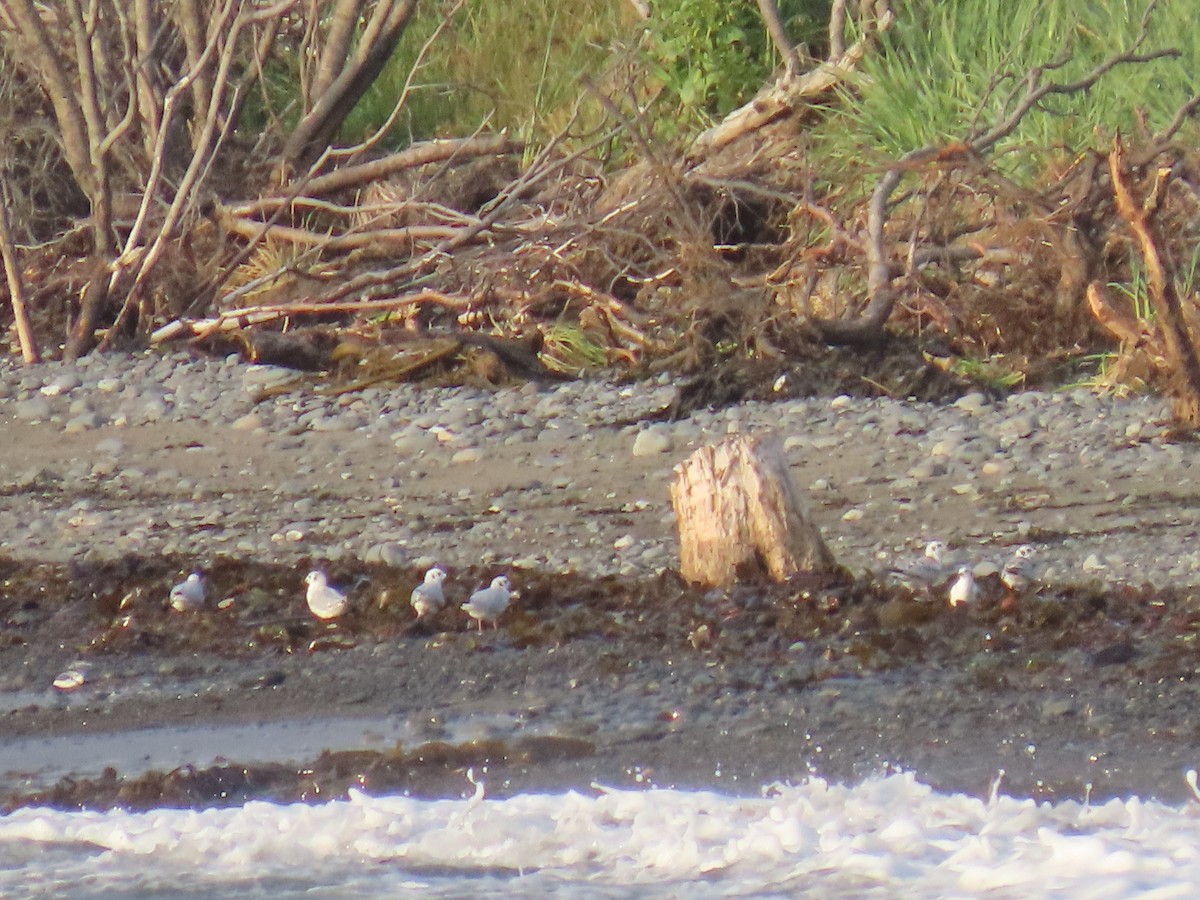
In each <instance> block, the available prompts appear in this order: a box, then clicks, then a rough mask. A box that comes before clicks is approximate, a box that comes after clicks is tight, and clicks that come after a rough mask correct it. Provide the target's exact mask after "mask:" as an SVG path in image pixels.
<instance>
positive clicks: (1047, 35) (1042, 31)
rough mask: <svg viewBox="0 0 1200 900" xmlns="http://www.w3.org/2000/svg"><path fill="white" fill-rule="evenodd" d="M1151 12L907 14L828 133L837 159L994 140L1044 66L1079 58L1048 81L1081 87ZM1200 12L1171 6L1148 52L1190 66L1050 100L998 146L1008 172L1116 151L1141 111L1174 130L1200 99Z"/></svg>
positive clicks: (1102, 4)
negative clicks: (1028, 76) (1198, 24)
mask: <svg viewBox="0 0 1200 900" xmlns="http://www.w3.org/2000/svg"><path fill="white" fill-rule="evenodd" d="M1143 9H1144V5H1143V4H1142V3H1140V2H1133V0H1091V2H1089V3H1078V2H1073V0H917V2H914V3H913V4H912V5H911V7H909V8H908V9H901V12H900V20H899V21H898V22H897V23H896V25H895V26H894V27H893V28H892V29H891V30H890V31H889V32H888V33H887V35H886V36H885V39H884V45H883V50H882V52H879V53H872V54H869V55H868V56H867V57H866V59H864V61H863V65H862V67H861V70H860V71H859V72H858V73H857V74H856V75H855V77H854V78H853V79H852V81H851V85H850V88H849V89H848V90H847V91H846V93H845V104H844V106H843V107H842V108H841V109H840V110H839V111H837V112H835V114H834V122H832V123H831V124H832V125H834V127H832V128H828V129H826V134H827V135H828V141H827V147H826V151H827V152H829V153H831V154H833V155H835V156H844V157H849V156H850V155H851V154H854V153H857V154H859V155H860V156H861V155H862V153H863V152H865V153H866V154H867V155H868V156H874V157H876V158H878V159H887V158H895V157H898V156H901V155H903V154H904V153H906V152H908V151H910V150H914V149H917V148H920V147H923V146H927V145H931V144H933V145H936V144H944V143H948V142H951V141H955V140H961V139H963V138H965V137H967V136H969V135H970V134H971V133H972V132H973V131H976V132H977V131H982V130H986V128H988V127H990V126H991V125H992V124H994V123H996V122H998V121H1001V120H1002V119H1003V118H1004V117H1005V116H1006V115H1007V113H1008V112H1010V111H1011V109H1012V107H1013V105H1014V100H1013V98H1014V92H1016V93H1017V94H1019V92H1020V85H1019V82H1020V79H1021V78H1022V77H1023V76H1024V75H1025V73H1026V72H1028V71H1029V70H1030V69H1032V68H1033V67H1034V66H1039V65H1046V64H1048V63H1051V62H1052V61H1054V60H1057V59H1060V58H1061V57H1062V56H1063V55H1064V54H1065V53H1069V56H1070V58H1069V60H1068V61H1067V62H1065V64H1063V65H1062V66H1061V68H1058V69H1056V70H1054V71H1052V72H1047V73H1046V76H1045V77H1046V78H1047V79H1048V80H1053V81H1056V82H1063V83H1065V82H1070V81H1074V80H1076V79H1079V78H1081V77H1083V76H1084V75H1085V74H1086V73H1087V72H1088V71H1089V70H1090V69H1092V68H1093V67H1094V66H1095V65H1096V64H1097V63H1098V62H1100V61H1101V60H1102V59H1104V58H1105V57H1107V56H1109V55H1111V54H1112V53H1114V52H1115V51H1117V50H1119V49H1122V48H1126V47H1129V46H1131V45H1132V43H1133V40H1134V38H1135V36H1136V35H1137V32H1138V26H1139V23H1140V20H1141V17H1142V12H1143ZM1195 12H1196V9H1195V7H1194V6H1193V5H1191V4H1187V3H1179V2H1166V3H1161V4H1160V5H1159V7H1158V8H1157V9H1156V10H1155V12H1154V15H1153V17H1152V20H1151V29H1150V36H1149V39H1148V40H1147V42H1146V43H1145V44H1144V45H1143V47H1142V51H1143V52H1145V51H1147V50H1152V49H1164V48H1169V47H1172V48H1176V49H1178V50H1180V52H1181V54H1182V55H1181V57H1180V58H1178V59H1159V60H1155V61H1152V62H1149V63H1145V64H1133V65H1122V66H1119V67H1118V68H1116V69H1115V70H1113V71H1112V72H1110V73H1109V74H1108V75H1106V76H1105V77H1104V78H1102V79H1101V80H1100V82H1099V83H1097V84H1096V85H1095V86H1094V87H1093V88H1092V89H1091V90H1089V91H1087V92H1083V93H1079V94H1074V95H1070V96H1051V97H1048V98H1046V100H1045V101H1044V103H1043V104H1042V108H1041V109H1040V110H1034V111H1032V112H1031V113H1030V114H1029V115H1027V116H1026V117H1025V119H1024V121H1023V122H1022V124H1021V126H1020V127H1019V128H1018V129H1017V131H1016V132H1015V133H1014V134H1012V135H1011V136H1010V137H1009V138H1007V139H1006V140H1005V141H1004V142H1003V144H1002V146H1001V147H1000V148H998V149H999V150H1001V151H1009V152H1006V153H1003V154H1002V156H1001V158H1000V160H999V162H1000V165H1001V166H1002V167H1003V168H1005V169H1006V170H1008V172H1009V174H1013V175H1024V176H1030V175H1036V174H1038V173H1039V172H1040V171H1042V170H1044V168H1045V167H1046V166H1048V165H1052V164H1054V163H1055V162H1056V161H1057V160H1060V159H1061V158H1062V157H1063V155H1064V154H1066V155H1068V156H1069V155H1070V154H1072V153H1073V152H1077V151H1079V150H1082V149H1084V148H1086V147H1091V146H1098V145H1099V146H1104V145H1107V144H1108V143H1109V142H1110V141H1111V136H1112V133H1113V131H1114V130H1115V129H1118V128H1119V129H1121V130H1122V131H1123V132H1124V133H1126V134H1130V133H1136V132H1137V131H1138V128H1139V125H1138V110H1142V111H1144V113H1145V116H1146V121H1147V123H1148V125H1149V127H1150V129H1151V130H1152V131H1154V130H1160V129H1162V128H1164V127H1166V125H1167V124H1168V123H1169V122H1170V120H1171V118H1172V117H1173V116H1174V113H1175V110H1176V109H1178V108H1179V106H1180V105H1182V103H1183V102H1184V101H1185V100H1186V99H1187V98H1188V97H1190V96H1191V95H1192V94H1193V93H1195V92H1196V91H1197V90H1198V89H1200V80H1198V79H1200V32H1198V31H1197V29H1196V28H1195V24H1194V18H1195ZM839 121H840V122H841V123H842V127H840V128H839V127H837V124H838V122H839Z"/></svg>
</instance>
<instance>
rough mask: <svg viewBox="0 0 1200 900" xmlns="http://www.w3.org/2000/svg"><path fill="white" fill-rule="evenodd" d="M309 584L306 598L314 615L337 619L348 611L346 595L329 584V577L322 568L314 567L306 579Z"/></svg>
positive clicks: (323, 619)
mask: <svg viewBox="0 0 1200 900" xmlns="http://www.w3.org/2000/svg"><path fill="white" fill-rule="evenodd" d="M304 583H305V584H307V585H308V590H307V591H306V592H305V595H304V599H305V600H307V601H308V608H309V610H310V611H311V612H312V614H313V615H314V616H316V617H317V618H318V619H321V620H322V621H329V620H330V619H336V618H337V617H338V616H340V615H341V614H342V613H344V612H345V611H346V605H347V601H346V595H345V594H343V593H342V592H341V591H339V590H338V589H337V588H335V587H333V586H331V585H330V584H329V579H328V577H327V576H326V575H325V573H324V572H322V571H321V570H320V569H313V570H312V571H311V572H309V573H308V575H307V577H305V579H304Z"/></svg>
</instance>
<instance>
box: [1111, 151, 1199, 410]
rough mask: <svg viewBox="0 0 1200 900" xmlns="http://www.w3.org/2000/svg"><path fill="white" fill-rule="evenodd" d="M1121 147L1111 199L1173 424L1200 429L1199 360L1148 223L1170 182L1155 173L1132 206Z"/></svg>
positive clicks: (1166, 174) (1114, 161) (1114, 157)
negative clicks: (1130, 254) (1133, 257)
mask: <svg viewBox="0 0 1200 900" xmlns="http://www.w3.org/2000/svg"><path fill="white" fill-rule="evenodd" d="M1124 153H1125V148H1124V147H1123V146H1122V145H1121V136H1120V135H1119V134H1118V135H1117V136H1116V137H1115V138H1114V139H1113V149H1112V153H1110V154H1109V156H1108V167H1109V174H1110V175H1111V176H1112V183H1113V194H1114V195H1115V196H1116V200H1117V212H1119V213H1120V214H1121V218H1123V219H1124V220H1125V221H1126V222H1128V223H1129V227H1130V228H1131V229H1132V230H1133V233H1134V236H1135V237H1136V238H1137V242H1138V249H1139V250H1140V251H1141V254H1142V260H1143V263H1144V265H1145V267H1146V283H1147V288H1148V292H1149V294H1150V302H1151V304H1152V305H1153V306H1154V312H1155V315H1156V316H1157V317H1158V328H1159V330H1160V332H1161V334H1162V337H1163V345H1164V346H1165V347H1166V351H1167V360H1168V361H1169V363H1170V368H1171V375H1172V376H1173V377H1172V380H1173V381H1174V384H1173V385H1172V386H1171V387H1172V393H1173V394H1174V395H1175V398H1174V399H1175V402H1174V407H1175V409H1174V412H1175V418H1176V420H1177V421H1178V422H1179V424H1181V425H1184V426H1186V427H1188V428H1198V427H1200V359H1198V358H1197V356H1196V345H1195V344H1194V343H1193V341H1192V337H1191V334H1190V333H1189V331H1188V327H1187V321H1186V320H1185V319H1184V316H1183V305H1182V303H1181V302H1180V300H1179V292H1178V290H1177V289H1176V287H1175V273H1174V272H1173V271H1171V270H1170V269H1169V268H1168V267H1167V264H1166V263H1164V261H1163V257H1162V254H1160V253H1159V251H1158V244H1159V242H1160V241H1159V240H1158V239H1156V238H1158V235H1157V234H1156V231H1157V230H1158V229H1157V228H1156V227H1155V224H1154V213H1155V212H1156V211H1157V209H1158V203H1157V202H1155V201H1156V200H1157V199H1158V198H1160V197H1161V196H1162V195H1163V193H1165V191H1166V186H1167V183H1168V181H1169V180H1170V177H1171V170H1170V169H1169V168H1162V169H1159V170H1158V171H1157V172H1156V173H1155V184H1154V188H1153V190H1152V193H1151V196H1150V197H1148V198H1147V199H1146V200H1145V201H1143V202H1142V203H1138V202H1137V201H1136V200H1135V199H1134V197H1133V193H1132V192H1131V191H1130V188H1129V182H1128V179H1129V175H1128V173H1127V172H1126V171H1125V165H1124Z"/></svg>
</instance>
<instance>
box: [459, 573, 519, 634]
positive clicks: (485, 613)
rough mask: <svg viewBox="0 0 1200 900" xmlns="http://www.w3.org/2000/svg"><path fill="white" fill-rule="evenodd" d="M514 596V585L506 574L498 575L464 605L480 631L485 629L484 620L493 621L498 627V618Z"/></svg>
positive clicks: (493, 624)
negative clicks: (489, 584) (488, 585)
mask: <svg viewBox="0 0 1200 900" xmlns="http://www.w3.org/2000/svg"><path fill="white" fill-rule="evenodd" d="M510 597H512V585H511V584H510V583H509V581H508V577H507V576H505V575H497V576H496V577H495V578H493V579H492V584H491V586H490V587H485V588H481V589H480V590H478V591H476V592H475V593H473V594H472V595H471V599H470V600H468V601H467V602H466V603H464V604H463V605H462V608H463V609H465V610H466V611H467V614H468V615H469V616H470V617H471V618H472V619H474V620H475V621H476V622H477V623H478V625H479V630H480V632H482V631H483V623H484V621H485V620H486V621H488V622H491V623H492V628H498V627H499V626H498V625H497V624H496V620H497V619H499V618H500V616H502V615H503V614H504V611H505V610H506V609H508V601H509V598H510Z"/></svg>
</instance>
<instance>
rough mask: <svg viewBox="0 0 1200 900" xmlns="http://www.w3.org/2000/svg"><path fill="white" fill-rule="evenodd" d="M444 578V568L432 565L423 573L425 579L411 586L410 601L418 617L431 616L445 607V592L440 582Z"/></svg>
mask: <svg viewBox="0 0 1200 900" xmlns="http://www.w3.org/2000/svg"><path fill="white" fill-rule="evenodd" d="M445 580H446V572H445V570H443V569H439V568H438V567H437V566H434V567H433V568H432V569H430V570H429V571H428V572H426V573H425V580H424V581H422V582H421V583H420V584H418V585H417V586H416V587H415V588H413V592H412V597H411V598H410V602H411V603H412V608H413V609H414V610H415V611H416V613H417V618H418V619H424V618H425V617H426V616H432V615H434V614H436V613H439V612H441V611H442V610H443V609H444V608H445V606H446V594H445V591H443V590H442V582H444V581H445Z"/></svg>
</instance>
